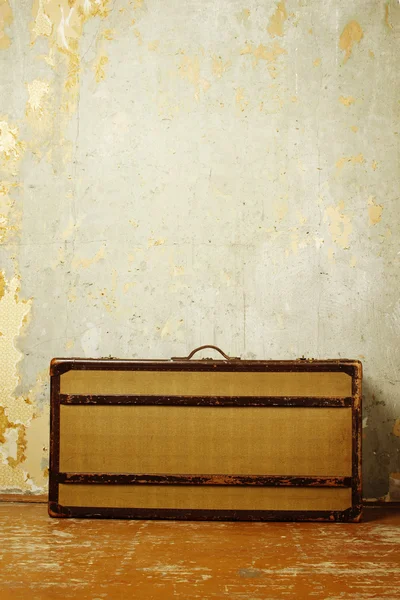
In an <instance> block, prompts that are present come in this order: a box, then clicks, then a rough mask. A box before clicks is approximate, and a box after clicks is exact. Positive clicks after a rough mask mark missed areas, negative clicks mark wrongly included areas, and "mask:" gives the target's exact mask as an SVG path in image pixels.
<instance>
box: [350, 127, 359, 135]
mask: <svg viewBox="0 0 400 600" xmlns="http://www.w3.org/2000/svg"><path fill="white" fill-rule="evenodd" d="M350 129H351V130H352V132H353V133H357V131H358V127H357V125H352V126H351V127H350Z"/></svg>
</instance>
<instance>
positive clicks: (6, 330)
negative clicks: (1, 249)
mask: <svg viewBox="0 0 400 600" xmlns="http://www.w3.org/2000/svg"><path fill="white" fill-rule="evenodd" d="M2 280H3V286H4V288H3V295H2V298H1V300H0V331H1V332H2V334H3V335H1V336H0V356H1V360H0V382H1V383H0V406H2V407H3V408H4V409H5V413H6V416H7V418H8V420H9V421H10V422H11V423H13V424H23V425H27V424H28V422H29V421H30V419H31V418H32V414H33V405H32V404H31V403H28V402H26V401H25V399H24V398H14V396H13V393H14V390H15V388H16V387H17V385H18V383H19V377H18V370H17V367H18V363H19V361H20V360H21V358H22V353H21V352H20V351H19V350H18V349H17V347H16V338H17V337H18V336H19V335H20V333H21V331H22V329H23V326H24V324H26V322H27V319H28V315H29V313H30V309H31V300H20V298H19V279H18V278H17V277H13V279H11V281H8V282H7V281H5V276H4V273H2ZM4 282H5V283H4Z"/></svg>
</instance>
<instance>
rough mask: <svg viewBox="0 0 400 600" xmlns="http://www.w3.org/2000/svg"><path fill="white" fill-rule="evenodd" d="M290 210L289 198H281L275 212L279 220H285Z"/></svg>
mask: <svg viewBox="0 0 400 600" xmlns="http://www.w3.org/2000/svg"><path fill="white" fill-rule="evenodd" d="M288 212H289V204H288V201H287V200H281V201H279V202H277V203H276V204H275V206H274V213H275V216H276V219H277V220H278V221H283V219H284V218H285V217H286V215H287V214H288Z"/></svg>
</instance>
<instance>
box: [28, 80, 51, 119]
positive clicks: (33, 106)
mask: <svg viewBox="0 0 400 600" xmlns="http://www.w3.org/2000/svg"><path fill="white" fill-rule="evenodd" d="M27 88H28V94H29V98H28V109H27V110H31V111H33V112H36V113H39V114H43V105H44V103H45V100H46V98H47V96H48V95H49V92H50V83H49V82H48V81H42V80H41V79H34V80H33V81H32V82H31V83H28V84H27Z"/></svg>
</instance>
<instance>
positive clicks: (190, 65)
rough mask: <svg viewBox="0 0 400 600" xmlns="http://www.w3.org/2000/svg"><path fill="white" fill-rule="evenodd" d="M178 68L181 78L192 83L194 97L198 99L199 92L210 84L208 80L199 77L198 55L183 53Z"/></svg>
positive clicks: (206, 88)
mask: <svg viewBox="0 0 400 600" xmlns="http://www.w3.org/2000/svg"><path fill="white" fill-rule="evenodd" d="M178 70H179V74H180V76H181V77H182V79H186V81H188V82H189V83H191V84H192V85H193V87H194V97H195V99H196V100H197V101H198V100H199V99H200V94H201V92H202V91H203V92H206V91H207V90H208V89H209V87H210V85H211V84H210V82H209V81H207V80H206V79H204V78H202V77H201V74H200V60H199V57H198V56H193V57H191V56H187V55H185V54H184V55H183V57H182V60H181V64H180V65H179V67H178Z"/></svg>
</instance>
